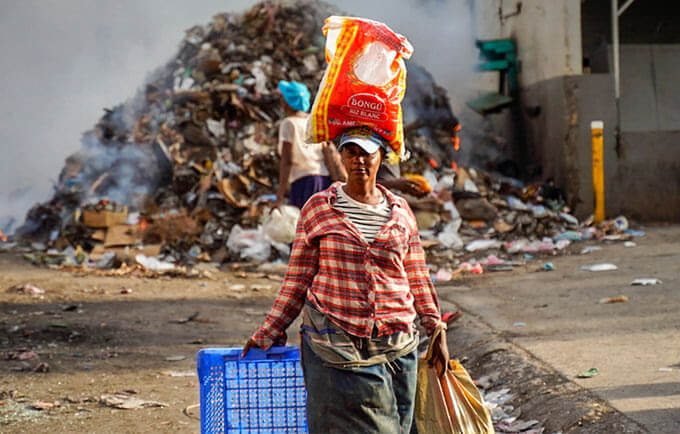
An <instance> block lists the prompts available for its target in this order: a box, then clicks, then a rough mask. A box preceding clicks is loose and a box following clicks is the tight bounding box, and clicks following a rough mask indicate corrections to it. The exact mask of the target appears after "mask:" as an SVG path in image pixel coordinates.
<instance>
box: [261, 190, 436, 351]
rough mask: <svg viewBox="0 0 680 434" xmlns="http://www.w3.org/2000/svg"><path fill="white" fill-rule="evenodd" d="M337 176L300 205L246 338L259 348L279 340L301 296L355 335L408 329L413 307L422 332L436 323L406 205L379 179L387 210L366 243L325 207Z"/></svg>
mask: <svg viewBox="0 0 680 434" xmlns="http://www.w3.org/2000/svg"><path fill="white" fill-rule="evenodd" d="M339 186H340V183H335V184H333V185H332V186H331V187H330V188H328V189H327V190H325V191H322V192H319V193H317V194H315V195H314V196H312V197H311V198H310V199H309V201H307V203H306V204H305V206H304V207H303V208H302V211H301V214H300V220H299V221H298V225H297V230H296V234H295V241H294V242H293V249H292V252H291V257H290V262H289V263H288V271H287V272H286V277H285V278H284V280H283V284H282V286H281V289H280V291H279V294H278V296H277V298H276V300H275V301H274V305H273V306H272V309H271V311H270V312H269V314H268V315H267V318H266V319H265V322H264V324H263V325H262V327H260V328H259V329H258V330H257V331H256V332H255V334H254V335H253V339H254V340H255V342H257V344H258V345H259V346H260V347H261V348H269V347H270V346H271V345H272V343H274V342H277V343H280V342H281V341H285V336H286V335H285V330H286V329H287V328H288V326H289V325H290V324H291V323H292V322H293V321H294V320H295V318H296V317H297V316H298V314H299V313H300V311H301V309H302V306H303V304H304V303H305V299H306V300H307V302H309V303H311V304H312V305H313V306H314V307H315V308H316V309H317V310H318V311H319V312H321V313H322V314H324V315H326V317H327V318H328V319H329V320H330V321H331V322H332V323H333V324H335V325H337V326H338V327H340V328H341V329H342V330H344V331H346V332H347V333H349V334H351V335H354V336H357V337H370V336H371V334H372V331H373V329H374V328H376V329H377V335H378V336H384V335H389V334H392V333H395V332H399V331H405V332H408V331H410V330H412V328H413V323H414V320H415V317H416V313H417V314H418V315H419V316H420V320H421V324H422V325H423V326H424V327H425V328H426V329H427V331H428V334H430V333H431V332H432V331H433V330H434V328H435V327H436V326H437V325H439V324H441V317H440V314H439V303H438V301H437V294H436V292H435V291H434V287H433V285H432V282H431V280H430V277H429V272H428V269H427V265H426V264H425V253H424V251H423V248H422V245H421V243H420V236H419V235H418V227H417V224H416V219H415V217H414V215H413V212H412V211H411V209H410V208H409V206H408V204H407V203H406V201H405V200H404V199H402V198H401V197H399V196H396V195H394V194H392V193H390V192H389V191H387V190H386V189H384V188H383V187H382V186H380V185H378V188H380V189H381V191H383V193H384V194H385V196H386V198H387V201H388V204H389V206H390V208H391V209H392V215H391V217H390V219H389V220H388V222H387V223H386V224H385V225H384V226H383V227H382V228H381V229H380V232H378V235H377V236H376V238H375V240H374V241H373V242H372V243H371V244H368V243H367V242H366V240H365V239H364V238H363V236H362V235H361V233H360V232H359V230H358V229H357V228H356V227H355V226H354V224H352V223H351V222H350V221H349V219H348V218H347V217H346V216H345V214H344V213H342V212H341V211H338V210H336V209H334V208H333V203H334V202H335V200H336V195H337V191H336V189H337V188H339Z"/></svg>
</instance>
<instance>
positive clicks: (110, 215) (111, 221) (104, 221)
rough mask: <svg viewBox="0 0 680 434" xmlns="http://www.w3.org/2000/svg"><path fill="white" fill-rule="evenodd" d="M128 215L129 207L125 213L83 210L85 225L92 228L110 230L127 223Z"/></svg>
mask: <svg viewBox="0 0 680 434" xmlns="http://www.w3.org/2000/svg"><path fill="white" fill-rule="evenodd" d="M127 215H128V211H127V207H124V208H123V211H94V210H90V209H85V210H83V224H84V225H85V226H89V227H91V228H108V227H110V226H114V225H119V224H122V223H125V220H126V219H127Z"/></svg>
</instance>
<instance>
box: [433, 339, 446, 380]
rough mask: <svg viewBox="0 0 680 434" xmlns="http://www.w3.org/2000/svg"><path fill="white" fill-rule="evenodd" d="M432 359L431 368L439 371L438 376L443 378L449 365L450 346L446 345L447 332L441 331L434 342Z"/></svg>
mask: <svg viewBox="0 0 680 434" xmlns="http://www.w3.org/2000/svg"><path fill="white" fill-rule="evenodd" d="M431 345H432V358H431V359H430V366H434V367H435V368H436V369H437V374H439V376H440V377H443V376H444V374H445V373H446V368H447V367H448V365H449V346H448V345H447V344H446V330H443V329H442V330H441V332H440V333H439V334H438V335H437V337H436V338H435V340H434V341H433V342H432V344H431Z"/></svg>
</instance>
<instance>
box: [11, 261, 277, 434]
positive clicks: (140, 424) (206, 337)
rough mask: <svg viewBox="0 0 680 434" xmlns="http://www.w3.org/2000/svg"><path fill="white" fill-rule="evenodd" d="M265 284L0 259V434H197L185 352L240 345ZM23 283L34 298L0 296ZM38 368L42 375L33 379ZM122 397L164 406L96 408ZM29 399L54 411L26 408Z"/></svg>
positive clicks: (267, 301)
mask: <svg viewBox="0 0 680 434" xmlns="http://www.w3.org/2000/svg"><path fill="white" fill-rule="evenodd" d="M275 279H277V276H276V275H272V276H271V278H265V277H260V278H258V277H252V276H250V277H249V278H247V279H243V278H238V277H235V275H234V274H233V273H218V274H217V275H216V278H215V279H214V280H207V279H181V278H155V279H149V278H135V277H97V276H91V275H85V276H81V275H76V274H72V273H66V272H61V271H54V270H48V269H45V268H37V267H34V266H32V265H30V264H29V263H27V262H25V261H24V260H23V258H21V257H20V256H18V255H14V254H7V253H5V254H2V255H0V349H1V351H2V355H1V356H0V357H1V359H2V360H0V373H1V375H0V432H6V433H10V432H46V431H51V432H121V433H122V432H130V433H132V432H135V433H139V432H197V431H198V430H199V423H198V408H197V407H192V406H193V405H194V404H198V400H199V395H198V379H197V376H196V370H195V356H196V352H197V351H198V350H199V349H201V348H203V347H236V346H242V344H243V343H244V342H245V340H246V339H247V338H248V336H250V334H251V333H252V331H253V330H254V329H255V328H256V327H257V326H258V325H259V323H260V322H261V321H262V319H263V318H264V316H265V314H266V312H267V311H268V309H269V307H270V305H271V300H272V298H273V296H274V294H275V293H276V291H277V289H278V284H279V282H278V281H277V280H275ZM25 283H32V284H34V285H36V286H38V287H39V288H42V289H44V290H45V294H44V295H38V296H33V295H29V294H23V293H16V292H8V289H9V288H11V287H13V286H16V285H22V284H25ZM192 316H194V317H195V318H193V319H192V320H191V321H186V320H187V319H188V318H190V317H192ZM31 351H32V352H34V353H35V354H36V355H37V356H36V357H29V358H27V359H26V360H19V359H20V358H22V357H27V355H29V356H30V353H29V352H31ZM22 354H23V356H22ZM178 359H180V360H178ZM43 363H44V364H46V366H47V367H48V368H47V370H48V371H47V372H34V370H37V371H41V370H45V365H41V364H43ZM36 367H37V368H38V369H36ZM126 390H127V391H130V392H134V394H135V396H137V397H139V398H141V399H145V400H152V401H160V402H163V403H165V404H167V406H166V407H161V408H143V409H136V410H118V409H113V408H109V407H106V406H103V405H101V404H100V403H99V400H100V397H101V395H103V394H109V393H116V392H121V391H126ZM36 402H42V403H51V404H55V406H54V407H53V408H51V409H47V410H43V411H36V410H33V409H31V406H32V405H33V404H35V403H36ZM187 407H189V408H188V409H187Z"/></svg>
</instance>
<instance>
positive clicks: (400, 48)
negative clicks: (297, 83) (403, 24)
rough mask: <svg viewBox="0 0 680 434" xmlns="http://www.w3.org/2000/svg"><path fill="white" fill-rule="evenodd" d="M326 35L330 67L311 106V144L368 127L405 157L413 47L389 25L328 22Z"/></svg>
mask: <svg viewBox="0 0 680 434" xmlns="http://www.w3.org/2000/svg"><path fill="white" fill-rule="evenodd" d="M323 33H324V35H325V36H326V62H327V63H328V66H327V67H326V71H325V73H324V76H323V79H322V80H321V84H320V85H319V91H318V92H317V94H316V99H315V100H314V104H313V105H312V111H311V116H310V119H309V123H308V125H307V135H308V138H309V140H310V141H311V142H324V141H329V140H333V139H335V138H336V137H337V136H339V135H340V134H342V133H343V132H344V131H345V130H346V129H347V128H351V127H357V126H368V127H370V128H371V129H372V130H373V131H374V132H376V133H378V134H380V135H381V136H382V137H384V138H385V139H386V140H387V141H388V142H389V144H390V147H391V148H392V150H393V151H394V152H395V154H397V155H398V156H400V157H401V156H403V155H404V145H403V142H404V132H403V128H402V113H401V100H402V99H403V98H404V93H405V91H406V66H405V65H404V59H408V58H409V57H411V54H413V47H412V46H411V44H410V43H409V42H408V40H406V38H405V37H404V36H402V35H400V34H398V33H395V32H393V31H392V30H391V29H390V28H389V27H387V26H386V25H385V24H383V23H380V22H377V21H372V20H368V19H364V18H355V17H338V16H332V17H329V18H327V19H326V23H325V25H324V27H323Z"/></svg>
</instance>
